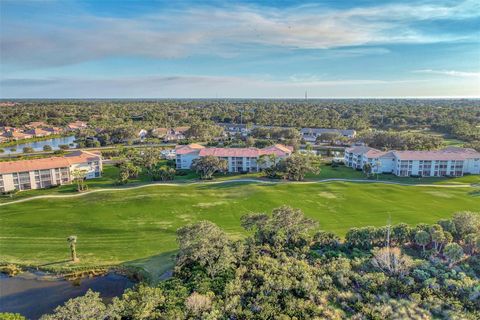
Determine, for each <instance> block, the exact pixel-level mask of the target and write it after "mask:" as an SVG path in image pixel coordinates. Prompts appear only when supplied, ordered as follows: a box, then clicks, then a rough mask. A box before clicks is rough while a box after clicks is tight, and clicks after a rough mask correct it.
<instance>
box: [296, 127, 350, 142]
mask: <svg viewBox="0 0 480 320" xmlns="http://www.w3.org/2000/svg"><path fill="white" fill-rule="evenodd" d="M325 133H336V134H339V135H341V136H343V137H345V138H348V139H353V138H355V136H356V135H357V132H356V131H355V130H351V129H345V130H343V129H328V128H302V129H301V130H300V134H301V135H302V138H303V139H304V140H305V141H307V142H315V141H317V138H318V137H320V136H321V135H322V134H325Z"/></svg>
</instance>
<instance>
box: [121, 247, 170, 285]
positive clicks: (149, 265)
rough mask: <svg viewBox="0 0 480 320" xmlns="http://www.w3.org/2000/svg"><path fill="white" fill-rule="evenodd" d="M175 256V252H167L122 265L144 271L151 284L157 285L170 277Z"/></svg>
mask: <svg viewBox="0 0 480 320" xmlns="http://www.w3.org/2000/svg"><path fill="white" fill-rule="evenodd" d="M176 254H177V250H172V251H167V252H163V253H160V254H157V255H153V256H150V257H146V258H141V259H136V260H132V261H127V262H124V263H123V265H125V266H127V267H136V268H140V269H142V270H144V271H145V272H146V273H147V274H148V275H149V277H150V278H151V282H152V283H157V282H159V281H161V280H165V279H168V278H169V277H171V275H172V271H173V267H174V265H175V256H176Z"/></svg>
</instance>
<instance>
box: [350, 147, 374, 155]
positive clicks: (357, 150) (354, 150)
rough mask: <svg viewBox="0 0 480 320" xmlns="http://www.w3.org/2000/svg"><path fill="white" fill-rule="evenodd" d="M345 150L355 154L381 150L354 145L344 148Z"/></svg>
mask: <svg viewBox="0 0 480 320" xmlns="http://www.w3.org/2000/svg"><path fill="white" fill-rule="evenodd" d="M345 151H346V152H351V153H355V154H364V153H367V152H368V151H377V152H381V151H380V150H378V149H374V148H370V147H367V146H354V147H351V148H347V149H345Z"/></svg>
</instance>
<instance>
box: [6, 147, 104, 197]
mask: <svg viewBox="0 0 480 320" xmlns="http://www.w3.org/2000/svg"><path fill="white" fill-rule="evenodd" d="M76 169H79V170H85V172H86V179H92V178H97V177H100V176H101V172H102V158H101V157H100V156H99V155H97V154H94V153H90V152H86V151H77V152H73V153H71V154H69V155H66V156H63V157H50V158H41V159H32V160H18V161H5V162H0V192H7V191H12V190H15V189H16V190H20V191H21V190H30V189H41V188H48V187H52V186H57V185H63V184H69V183H71V182H72V180H73V177H72V172H73V171H74V170H76Z"/></svg>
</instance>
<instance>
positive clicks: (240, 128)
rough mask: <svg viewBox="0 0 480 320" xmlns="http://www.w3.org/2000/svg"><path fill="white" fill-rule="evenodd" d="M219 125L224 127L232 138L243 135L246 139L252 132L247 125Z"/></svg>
mask: <svg viewBox="0 0 480 320" xmlns="http://www.w3.org/2000/svg"><path fill="white" fill-rule="evenodd" d="M217 125H218V126H220V127H222V128H223V130H224V131H225V133H227V134H228V135H230V136H235V135H241V136H243V137H246V136H248V134H249V133H250V132H251V129H250V128H248V127H247V125H246V124H236V123H217Z"/></svg>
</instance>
